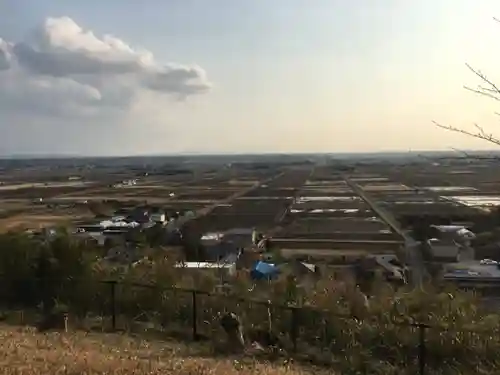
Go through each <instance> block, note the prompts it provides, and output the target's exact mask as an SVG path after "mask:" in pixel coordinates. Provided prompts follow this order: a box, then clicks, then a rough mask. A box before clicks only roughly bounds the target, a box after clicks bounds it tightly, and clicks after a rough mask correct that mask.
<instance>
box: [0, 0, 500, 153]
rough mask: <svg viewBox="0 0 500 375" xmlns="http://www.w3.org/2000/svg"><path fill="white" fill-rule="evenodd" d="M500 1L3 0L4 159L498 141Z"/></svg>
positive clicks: (0, 101) (472, 145)
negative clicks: (477, 132) (473, 89)
mask: <svg viewBox="0 0 500 375" xmlns="http://www.w3.org/2000/svg"><path fill="white" fill-rule="evenodd" d="M494 16H498V17H500V3H499V2H498V1H494V0H481V1H474V0H419V1H401V0H384V1H373V0H356V1H345V0H273V1H270V0H252V1H235V0H210V1H207V0H164V1H157V0H154V1H153V0H144V1H133V0H106V1H97V0H87V1H67V0H0V131H1V136H0V155H8V154H26V153H29V154H56V153H62V154H82V155H83V154H87V155H132V154H158V153H178V152H190V153H191V152H197V153H198V152H210V153H212V152H218V153H226V152H228V153H234V152H241V153H243V152H363V151H387V150H403V151H404V150H408V149H412V150H417V149H418V150H424V149H449V148H450V147H455V148H463V149H481V148H482V149H488V148H490V149H491V148H492V147H491V145H488V144H486V143H483V142H480V141H477V140H474V139H470V138H468V137H464V136H462V135H459V134H452V133H447V132H446V131H443V130H440V129H437V128H436V127H435V126H434V125H432V121H433V120H435V121H438V122H440V123H443V124H450V125H454V126H460V127H464V128H467V129H473V124H474V123H475V122H477V123H479V124H480V125H481V126H483V127H484V128H485V129H486V130H487V131H489V132H493V133H494V132H496V133H497V134H498V135H499V137H500V121H499V120H500V119H498V116H496V115H495V111H498V112H500V110H499V109H498V107H499V106H500V104H499V103H498V102H494V101H493V100H489V99H487V98H484V97H478V96H477V95H473V94H471V93H469V92H467V91H466V90H464V89H463V85H469V86H476V85H477V84H478V83H479V82H478V80H477V79H476V78H475V77H474V75H473V74H472V73H471V72H470V71H468V70H467V68H466V67H465V63H466V62H467V63H470V64H471V65H473V66H474V67H476V68H478V69H480V70H481V71H482V72H483V73H485V74H487V75H488V77H489V78H491V79H493V80H497V82H500V71H499V70H498V66H499V63H500V52H499V50H500V23H497V22H495V21H493V19H492V17H494Z"/></svg>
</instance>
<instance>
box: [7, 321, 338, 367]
mask: <svg viewBox="0 0 500 375" xmlns="http://www.w3.org/2000/svg"><path fill="white" fill-rule="evenodd" d="M0 369H1V370H0V374H16V375H21V374H32V375H37V374H44V375H45V374H54V375H55V374H65V375H67V374H88V375H91V374H178V375H183V374H192V375H195V374H207V375H208V374H224V375H232V374H261V375H266V374H269V375H275V374H276V375H277V374H280V375H299V374H310V373H313V372H314V373H318V371H317V369H315V370H313V369H306V368H302V367H299V366H297V365H292V364H275V363H264V362H258V361H256V360H252V359H248V358H246V359H241V358H240V359H237V358H223V359H214V358H210V357H204V356H202V351H201V349H200V347H199V346H198V347H197V346H191V347H187V346H185V345H182V344H178V343H173V342H162V341H146V340H141V339H136V338H133V337H129V336H124V335H120V334H95V333H85V332H77V333H68V334H65V333H57V332H53V333H46V334H40V333H37V332H36V331H35V330H34V329H33V328H25V327H23V328H21V327H11V326H6V325H0ZM330 373H331V372H330Z"/></svg>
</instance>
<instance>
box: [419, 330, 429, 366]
mask: <svg viewBox="0 0 500 375" xmlns="http://www.w3.org/2000/svg"><path fill="white" fill-rule="evenodd" d="M426 329H427V326H426V325H425V324H421V323H420V324H418V333H419V343H418V368H419V374H420V375H425V355H426V347H425V330H426Z"/></svg>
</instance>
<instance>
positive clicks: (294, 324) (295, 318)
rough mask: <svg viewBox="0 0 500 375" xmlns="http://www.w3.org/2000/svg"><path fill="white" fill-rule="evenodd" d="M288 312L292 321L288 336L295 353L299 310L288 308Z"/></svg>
mask: <svg viewBox="0 0 500 375" xmlns="http://www.w3.org/2000/svg"><path fill="white" fill-rule="evenodd" d="M290 310H291V312H292V321H291V324H292V326H291V327H290V336H291V339H292V344H293V352H294V353H296V352H297V339H298V332H299V330H298V328H299V319H298V318H299V317H298V314H299V310H298V309H297V308H296V307H290Z"/></svg>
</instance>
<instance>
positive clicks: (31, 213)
mask: <svg viewBox="0 0 500 375" xmlns="http://www.w3.org/2000/svg"><path fill="white" fill-rule="evenodd" d="M94 217H95V216H94V215H93V214H92V212H91V211H90V210H88V209H87V208H86V207H65V208H61V207H58V208H47V207H45V206H41V207H34V206H31V207H26V209H24V210H22V211H21V212H19V213H14V214H12V215H9V216H8V217H6V218H2V219H0V231H1V232H6V231H10V230H26V229H32V230H39V229H41V228H46V227H54V226H59V225H71V224H74V223H76V222H79V221H84V220H89V219H92V218H94Z"/></svg>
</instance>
